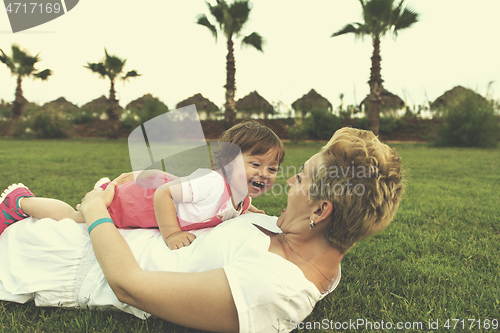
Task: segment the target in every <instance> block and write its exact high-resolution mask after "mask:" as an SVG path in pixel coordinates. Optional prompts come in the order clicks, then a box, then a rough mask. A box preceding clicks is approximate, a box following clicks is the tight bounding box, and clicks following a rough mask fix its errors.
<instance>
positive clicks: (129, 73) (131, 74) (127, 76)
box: [122, 70, 141, 81]
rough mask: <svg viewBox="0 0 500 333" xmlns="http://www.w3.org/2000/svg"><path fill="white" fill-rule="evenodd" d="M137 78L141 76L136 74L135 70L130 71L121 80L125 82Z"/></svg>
mask: <svg viewBox="0 0 500 333" xmlns="http://www.w3.org/2000/svg"><path fill="white" fill-rule="evenodd" d="M137 76H141V74H139V73H137V71H136V70H132V71H129V72H128V73H127V74H125V75H124V76H123V77H122V80H123V81H127V80H128V79H130V78H131V77H137Z"/></svg>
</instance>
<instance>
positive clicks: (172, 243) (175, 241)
mask: <svg viewBox="0 0 500 333" xmlns="http://www.w3.org/2000/svg"><path fill="white" fill-rule="evenodd" d="M195 239H196V236H195V235H193V234H192V233H190V232H188V231H178V232H175V233H173V234H171V235H170V236H168V237H167V238H166V239H165V243H166V244H167V246H168V248H169V249H170V250H177V249H180V248H181V247H184V246H188V245H189V244H191V243H192V242H193V241H194V240H195Z"/></svg>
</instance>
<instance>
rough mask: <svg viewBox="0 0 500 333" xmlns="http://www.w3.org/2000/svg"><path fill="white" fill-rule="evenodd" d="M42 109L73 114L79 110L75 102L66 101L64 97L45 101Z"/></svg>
mask: <svg viewBox="0 0 500 333" xmlns="http://www.w3.org/2000/svg"><path fill="white" fill-rule="evenodd" d="M42 109H43V110H44V111H45V112H47V111H50V112H55V113H59V114H74V113H78V112H79V111H80V108H79V107H78V106H76V105H75V104H73V103H71V102H68V101H67V100H66V98H64V97H59V98H58V99H55V100H53V101H51V102H47V103H45V104H44V105H43V106H42Z"/></svg>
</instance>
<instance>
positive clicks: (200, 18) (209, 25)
mask: <svg viewBox="0 0 500 333" xmlns="http://www.w3.org/2000/svg"><path fill="white" fill-rule="evenodd" d="M196 23H198V24H199V25H202V26H204V27H207V29H208V30H210V32H212V35H213V36H214V38H215V40H216V41H217V29H216V28H215V26H214V25H213V24H212V23H210V21H209V20H208V18H207V16H206V15H205V14H200V15H199V16H198V21H197V22H196Z"/></svg>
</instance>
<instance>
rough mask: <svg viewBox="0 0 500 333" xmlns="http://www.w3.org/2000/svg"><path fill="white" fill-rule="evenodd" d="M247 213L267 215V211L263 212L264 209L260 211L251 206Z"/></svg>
mask: <svg viewBox="0 0 500 333" xmlns="http://www.w3.org/2000/svg"><path fill="white" fill-rule="evenodd" d="M246 212H250V213H258V214H265V213H266V212H265V211H263V210H262V209H258V208H257V207H255V206H254V205H250V207H248V210H247V211H246Z"/></svg>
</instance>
